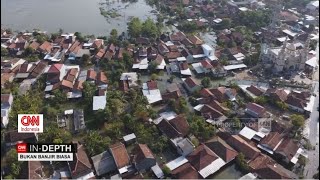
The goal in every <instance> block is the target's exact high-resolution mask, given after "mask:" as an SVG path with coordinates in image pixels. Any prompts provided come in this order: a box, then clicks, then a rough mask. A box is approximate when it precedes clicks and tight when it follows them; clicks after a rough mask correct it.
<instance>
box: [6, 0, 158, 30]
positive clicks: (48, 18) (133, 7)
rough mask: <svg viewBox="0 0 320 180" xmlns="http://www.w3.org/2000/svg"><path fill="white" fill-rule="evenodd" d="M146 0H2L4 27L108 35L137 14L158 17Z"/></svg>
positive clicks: (123, 25)
mask: <svg viewBox="0 0 320 180" xmlns="http://www.w3.org/2000/svg"><path fill="white" fill-rule="evenodd" d="M155 13H156V11H155V10H154V9H153V8H152V7H151V6H149V5H147V3H146V2H145V0H135V1H133V0H131V1H120V0H54V1H53V0H1V26H2V27H6V28H11V29H13V30H18V31H21V30H29V31H31V30H33V29H34V28H37V29H41V30H44V31H48V32H57V31H58V30H59V28H61V29H63V30H64V31H65V32H76V31H79V32H82V33H83V34H95V35H108V34H109V33H110V31H111V29H113V28H115V29H117V30H118V32H119V33H121V32H124V31H125V30H126V28H127V26H126V24H127V21H129V20H130V18H132V17H133V16H135V17H139V18H140V19H141V20H145V19H147V18H148V17H151V18H153V19H155V18H156V15H155Z"/></svg>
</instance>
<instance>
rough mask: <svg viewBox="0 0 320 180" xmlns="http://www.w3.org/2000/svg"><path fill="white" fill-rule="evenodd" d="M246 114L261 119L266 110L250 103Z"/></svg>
mask: <svg viewBox="0 0 320 180" xmlns="http://www.w3.org/2000/svg"><path fill="white" fill-rule="evenodd" d="M245 112H246V113H247V114H249V115H251V116H253V117H255V118H261V117H263V116H264V114H265V113H266V109H265V108H264V107H263V106H260V105H259V104H256V103H248V104H247V107H246V109H245Z"/></svg>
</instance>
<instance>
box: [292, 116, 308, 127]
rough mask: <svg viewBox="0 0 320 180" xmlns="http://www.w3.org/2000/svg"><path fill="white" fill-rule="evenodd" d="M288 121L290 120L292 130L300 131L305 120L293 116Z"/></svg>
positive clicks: (301, 117)
mask: <svg viewBox="0 0 320 180" xmlns="http://www.w3.org/2000/svg"><path fill="white" fill-rule="evenodd" d="M290 119H291V120H292V125H293V127H294V128H296V129H300V128H302V127H303V126H304V123H305V119H304V117H303V116H302V115H299V114H293V115H291V116H290Z"/></svg>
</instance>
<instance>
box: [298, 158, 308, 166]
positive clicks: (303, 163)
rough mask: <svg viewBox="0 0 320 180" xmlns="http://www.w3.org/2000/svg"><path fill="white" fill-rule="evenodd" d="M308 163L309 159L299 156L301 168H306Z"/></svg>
mask: <svg viewBox="0 0 320 180" xmlns="http://www.w3.org/2000/svg"><path fill="white" fill-rule="evenodd" d="M307 162H308V159H307V158H306V157H304V156H302V155H301V156H299V158H298V163H299V165H300V166H302V167H305V166H306V164H307Z"/></svg>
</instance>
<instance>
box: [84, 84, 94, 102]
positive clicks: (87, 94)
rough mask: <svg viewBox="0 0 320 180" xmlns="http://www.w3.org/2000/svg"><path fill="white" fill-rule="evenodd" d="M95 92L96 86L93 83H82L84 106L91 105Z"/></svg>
mask: <svg viewBox="0 0 320 180" xmlns="http://www.w3.org/2000/svg"><path fill="white" fill-rule="evenodd" d="M95 92H96V86H95V84H93V83H90V82H84V83H83V95H84V101H85V102H86V104H88V105H90V106H91V104H92V101H93V99H92V98H93V96H94V94H95Z"/></svg>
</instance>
